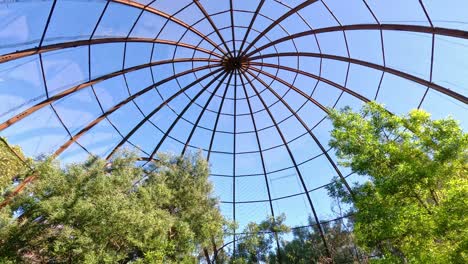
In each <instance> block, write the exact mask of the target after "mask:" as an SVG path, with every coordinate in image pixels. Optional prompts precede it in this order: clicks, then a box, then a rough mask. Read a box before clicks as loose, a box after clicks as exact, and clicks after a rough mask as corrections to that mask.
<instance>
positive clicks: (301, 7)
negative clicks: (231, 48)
mask: <svg viewBox="0 0 468 264" xmlns="http://www.w3.org/2000/svg"><path fill="white" fill-rule="evenodd" d="M317 1H318V0H307V1H305V2H303V3H302V4H299V5H298V6H296V7H294V8H292V9H291V10H289V11H288V12H286V13H285V14H283V15H282V16H280V17H279V18H277V19H275V21H274V22H273V23H271V24H270V25H269V26H268V27H267V28H266V29H264V30H262V32H261V33H260V34H259V35H258V36H257V37H256V38H255V39H254V40H253V41H252V42H250V44H249V45H248V46H247V48H245V50H244V51H243V52H242V53H241V54H242V55H245V54H246V53H247V52H248V51H249V50H250V49H251V48H252V47H253V45H255V43H257V41H258V40H260V39H261V38H262V37H263V36H265V34H266V33H268V32H269V31H270V30H272V29H273V28H274V27H276V26H277V25H279V24H280V23H281V22H282V21H283V20H285V19H286V18H288V17H290V16H291V15H293V14H295V13H296V12H298V11H299V10H301V9H303V8H305V7H307V6H309V5H311V4H313V3H315V2H317ZM245 56H247V57H248V56H249V55H245Z"/></svg>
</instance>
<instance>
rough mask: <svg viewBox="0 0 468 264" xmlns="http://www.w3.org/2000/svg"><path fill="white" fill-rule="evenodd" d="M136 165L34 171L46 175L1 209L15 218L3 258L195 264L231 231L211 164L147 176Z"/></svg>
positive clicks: (0, 230)
mask: <svg viewBox="0 0 468 264" xmlns="http://www.w3.org/2000/svg"><path fill="white" fill-rule="evenodd" d="M135 162H136V157H135V156H134V155H132V154H129V153H125V154H122V155H121V156H118V157H117V158H115V159H114V160H113V161H112V163H111V164H106V162H105V161H104V160H101V159H97V158H90V159H89V160H88V161H87V162H85V163H83V164H75V165H71V166H69V167H67V168H66V169H62V168H60V166H59V165H58V164H57V163H55V162H51V161H45V162H41V163H38V164H36V171H37V172H38V174H39V175H40V176H39V177H37V179H36V181H35V182H34V183H33V184H30V185H28V186H27V187H26V190H25V191H23V192H22V193H21V194H19V195H17V196H16V197H15V199H13V201H12V203H11V204H10V205H9V206H8V207H6V208H4V209H2V210H3V211H5V210H7V211H8V212H9V214H10V215H12V218H11V219H10V221H3V222H2V225H1V226H0V237H1V238H0V259H1V260H2V261H3V262H8V261H11V262H14V263H17V262H27V263H45V262H47V263H49V262H53V263H70V262H73V263H128V262H131V263H197V262H198V261H197V260H198V259H199V258H200V252H201V249H202V248H204V247H206V246H208V245H211V243H212V241H213V240H216V241H218V240H220V239H221V238H222V231H223V230H222V227H223V225H224V224H225V221H224V219H223V217H222V216H221V214H220V212H219V210H218V208H217V200H215V199H214V198H212V196H211V191H212V186H211V184H210V183H209V182H208V165H207V163H206V161H204V160H203V159H202V158H201V157H199V156H191V157H185V158H180V157H178V158H177V157H164V156H163V157H162V158H161V160H159V161H158V163H157V164H155V165H153V166H152V167H149V168H147V169H148V170H149V171H147V170H146V171H144V170H143V169H142V168H140V167H138V166H136V165H135ZM210 248H211V247H210Z"/></svg>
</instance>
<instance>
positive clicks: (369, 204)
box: [329, 103, 468, 263]
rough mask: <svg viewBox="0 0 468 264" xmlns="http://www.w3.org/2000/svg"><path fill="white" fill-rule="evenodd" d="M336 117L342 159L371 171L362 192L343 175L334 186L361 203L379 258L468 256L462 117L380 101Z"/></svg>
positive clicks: (364, 230) (365, 243) (336, 192)
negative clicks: (394, 110) (397, 111)
mask: <svg viewBox="0 0 468 264" xmlns="http://www.w3.org/2000/svg"><path fill="white" fill-rule="evenodd" d="M330 117H331V120H332V121H333V125H334V129H333V130H332V132H331V135H332V140H331V142H330V145H331V146H332V147H334V148H335V149H336V151H337V156H338V157H339V159H340V161H341V165H343V166H347V167H350V168H351V169H352V170H353V171H354V172H356V173H358V174H359V175H363V180H362V181H361V182H360V183H355V185H354V186H353V187H352V192H353V194H354V197H352V196H351V195H350V193H349V192H348V191H347V190H346V189H345V188H344V186H343V183H342V182H341V181H340V180H337V181H336V183H335V184H334V185H332V186H331V187H330V188H329V193H330V194H331V195H332V196H334V197H338V198H340V199H341V200H342V201H344V202H347V203H352V204H353V208H352V213H353V214H354V217H353V219H354V234H355V236H356V238H357V241H358V243H359V245H360V246H362V247H363V248H364V249H365V250H367V251H368V252H369V253H371V254H376V255H377V256H379V257H378V258H377V259H376V260H375V261H376V262H384V263H467V262H468V250H467V249H468V218H467V217H466V212H467V208H468V206H467V203H468V181H467V176H468V175H467V168H468V163H467V161H468V148H467V147H468V135H467V134H466V133H464V132H463V130H462V129H461V128H460V126H459V124H458V123H457V122H456V121H455V120H453V119H452V118H445V119H441V120H433V119H431V117H430V115H429V114H428V113H426V112H424V111H422V110H413V111H411V112H410V113H409V114H407V115H402V116H397V115H393V114H391V113H389V112H388V111H387V110H385V109H384V107H383V106H382V105H379V104H376V103H369V104H367V105H365V106H364V107H363V109H362V110H361V111H360V112H353V111H352V110H351V109H350V108H345V109H343V110H341V111H337V110H333V111H332V112H331V115H330ZM353 198H354V200H353Z"/></svg>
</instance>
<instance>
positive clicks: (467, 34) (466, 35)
mask: <svg viewBox="0 0 468 264" xmlns="http://www.w3.org/2000/svg"><path fill="white" fill-rule="evenodd" d="M343 30H393V31H407V32H416V33H427V34H435V35H441V36H448V37H454V38H461V39H468V31H463V30H458V29H450V28H441V27H434V28H432V27H425V26H417V25H404V24H356V25H345V26H334V27H326V28H320V29H314V30H307V31H303V32H299V33H296V34H292V35H291V36H286V37H282V38H279V39H277V40H275V41H272V42H270V43H268V44H265V45H263V46H261V47H258V48H257V49H255V50H253V51H251V52H249V53H248V54H246V55H245V56H247V57H249V56H251V55H253V54H255V53H257V52H259V51H260V50H264V49H266V48H268V47H271V46H273V45H276V44H278V43H281V42H284V41H288V40H291V39H294V38H300V37H304V36H308V35H315V34H320V33H328V32H335V31H343Z"/></svg>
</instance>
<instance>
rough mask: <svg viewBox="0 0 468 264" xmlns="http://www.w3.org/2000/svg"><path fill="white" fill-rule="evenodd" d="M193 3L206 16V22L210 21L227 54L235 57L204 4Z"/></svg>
mask: <svg viewBox="0 0 468 264" xmlns="http://www.w3.org/2000/svg"><path fill="white" fill-rule="evenodd" d="M193 2H194V3H195V5H196V6H197V7H198V9H199V10H200V11H201V12H202V13H203V15H204V16H205V18H206V20H208V23H210V25H211V27H212V28H213V30H214V31H215V32H216V35H218V37H219V39H220V40H221V42H222V44H223V46H224V47H225V48H226V50H227V52H228V53H229V55H231V57H232V56H233V54H232V52H231V49H229V47H228V45H227V42H226V41H225V40H224V38H223V35H221V32H219V29H218V27H216V25H215V23H214V22H213V20H212V19H211V16H210V15H209V14H208V13H207V12H206V10H205V8H204V7H203V6H202V4H201V3H200V1H199V0H193Z"/></svg>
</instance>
